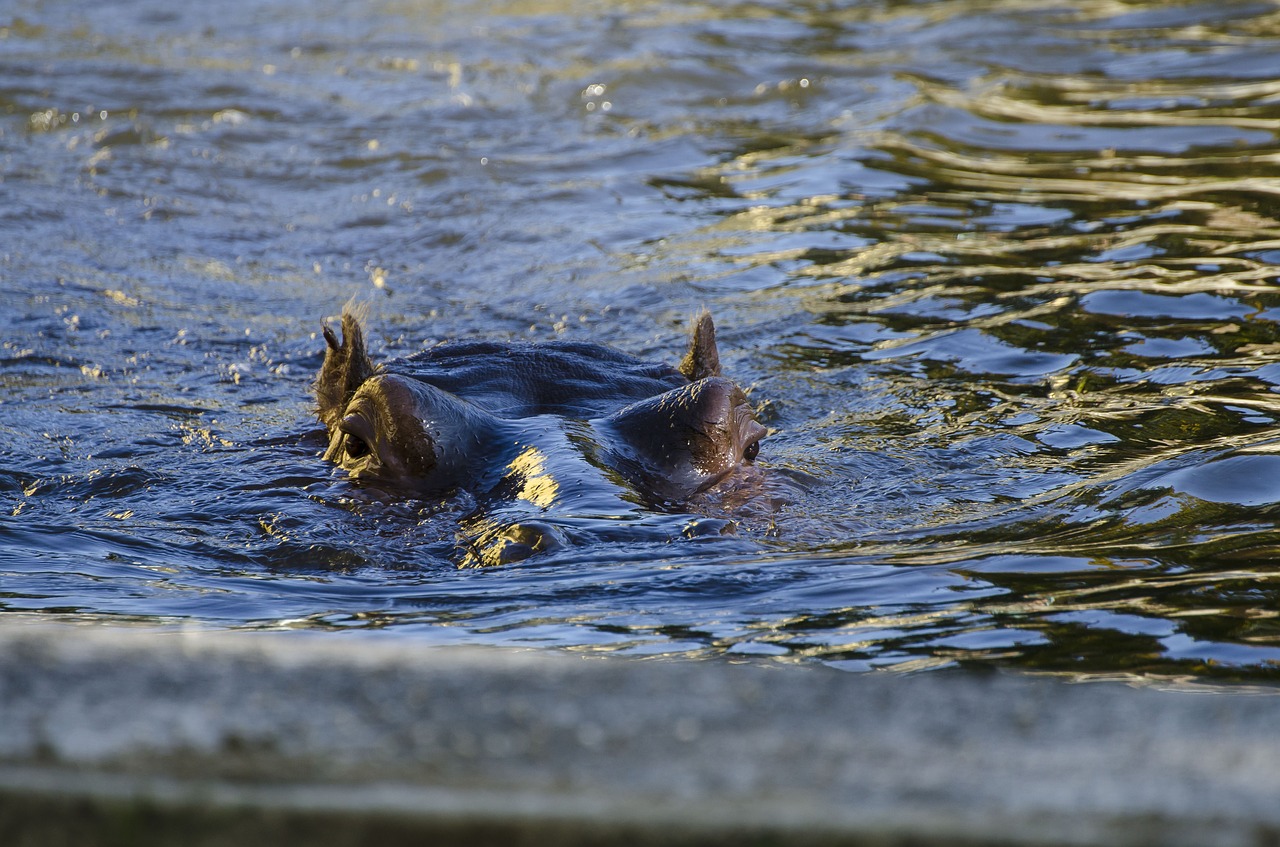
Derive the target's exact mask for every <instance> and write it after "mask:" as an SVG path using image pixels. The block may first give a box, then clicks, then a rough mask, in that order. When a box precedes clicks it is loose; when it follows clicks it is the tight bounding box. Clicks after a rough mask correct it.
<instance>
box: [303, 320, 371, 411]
mask: <svg viewBox="0 0 1280 847" xmlns="http://www.w3.org/2000/svg"><path fill="white" fill-rule="evenodd" d="M323 329H324V340H325V344H326V345H327V347H328V349H326V350H325V351H324V364H323V365H321V366H320V375H319V376H318V377H316V413H317V416H318V417H319V418H320V421H321V423H323V424H324V425H325V427H326V428H328V430H329V432H330V433H331V434H332V433H333V430H334V427H336V426H337V425H338V422H339V421H341V420H342V415H343V413H344V412H346V410H347V403H348V402H350V400H351V396H352V395H353V394H355V393H356V389H357V388H359V387H360V385H361V384H362V383H363V382H364V381H365V380H366V379H368V378H369V377H371V376H373V374H374V372H375V371H376V370H377V369H376V368H375V367H374V365H373V362H372V361H371V360H370V359H369V354H368V353H366V352H365V349H364V331H363V330H362V329H361V328H360V321H359V319H358V318H357V317H356V316H355V314H353V313H352V312H351V310H350V309H343V311H342V340H341V341H339V340H338V337H337V336H336V335H334V334H333V330H331V329H330V328H329V327H327V326H326V327H324V328H323Z"/></svg>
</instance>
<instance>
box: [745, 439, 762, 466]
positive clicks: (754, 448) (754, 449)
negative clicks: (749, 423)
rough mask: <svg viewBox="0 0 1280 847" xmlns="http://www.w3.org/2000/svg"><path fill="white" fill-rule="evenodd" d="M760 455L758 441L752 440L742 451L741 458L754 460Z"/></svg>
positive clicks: (749, 460)
mask: <svg viewBox="0 0 1280 847" xmlns="http://www.w3.org/2000/svg"><path fill="white" fill-rule="evenodd" d="M759 455H760V442H759V441H752V442H751V443H750V444H748V445H747V449H746V450H743V451H742V458H743V460H745V461H748V462H754V461H755V460H756V456H759Z"/></svg>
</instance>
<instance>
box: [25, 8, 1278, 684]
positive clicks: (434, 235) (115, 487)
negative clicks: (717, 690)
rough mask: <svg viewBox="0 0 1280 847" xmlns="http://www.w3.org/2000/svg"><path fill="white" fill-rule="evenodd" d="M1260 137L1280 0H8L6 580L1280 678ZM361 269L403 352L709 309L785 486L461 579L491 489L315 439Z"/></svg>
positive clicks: (208, 601)
mask: <svg viewBox="0 0 1280 847" xmlns="http://www.w3.org/2000/svg"><path fill="white" fill-rule="evenodd" d="M1278 133H1280V12H1277V10H1276V7H1275V6H1274V4H1271V3H1261V2H1258V3H1252V2H1229V3H1221V2H1218V3H1195V2H1180V3H1168V2H1160V3H1155V2H1151V3H1142V2H1130V3H1126V4H1115V3H1110V2H1107V3H1104V2H1100V0H1098V1H1097V2H1083V3H1072V4H1067V5H1061V6H1052V5H1050V6H1046V5H1044V4H1027V3H1022V2H1016V1H1015V0H1007V2H1002V0H997V1H996V2H981V3H979V2H965V0H949V1H948V2H888V0H882V2H846V3H829V2H824V3H817V2H799V3H796V2H789V3H767V2H766V3H688V2H681V3H674V2H669V0H654V2H636V3H628V4H622V5H619V4H606V3H596V2H587V0H583V2H576V0H562V2H550V0H549V1H548V2H545V3H503V2H498V3H469V2H426V1H425V0H423V2H416V1H415V0H399V1H398V2H397V1H396V0H387V2H370V3H362V4H354V5H353V4H350V3H339V2H331V1H330V0H301V2H291V3H287V4H286V3H281V2H274V1H273V0H268V2H265V3H263V2H253V3H248V2H235V1H233V2H226V3H215V4H206V5H204V6H199V5H196V6H191V7H190V8H188V7H185V6H178V7H175V6H173V4H171V3H161V2H158V0H140V2H131V3H127V4H93V3H86V2H78V1H75V0H66V1H65V2H58V1H57V0H51V2H41V0H17V2H16V3H12V4H10V5H9V6H7V7H6V9H5V10H3V11H0V303H3V304H4V308H3V309H2V310H0V391H2V394H0V611H3V612H7V613H9V614H11V615H15V616H19V617H22V618H24V619H25V618H26V617H28V616H30V615H36V616H40V617H44V618H50V619H53V618H56V619H59V620H72V621H81V622H118V623H125V622H130V623H140V624H146V625H161V626H170V625H174V626H189V627H199V628H211V629H282V628H288V629H300V628H305V629H318V630H328V631H333V632H341V633H345V634H346V637H370V636H372V635H374V634H375V633H377V634H380V635H381V636H383V637H399V638H405V639H413V640H415V641H420V642H423V643H482V644H507V645H511V644H517V645H532V646H545V647H548V648H559V649H569V650H577V651H589V652H616V653H621V654H630V655H684V656H699V657H708V658H712V657H722V656H723V657H729V658H731V659H732V658H740V659H743V660H747V659H750V660H752V661H765V662H779V661H790V662H806V663H827V664H831V665H834V666H837V667H841V668H846V669H850V670H870V669H877V668H884V669H896V670H915V669H930V668H940V667H951V666H956V665H1000V666H1008V667H1016V668H1022V669H1034V670H1050V671H1058V672H1066V673H1070V674H1075V675H1080V676H1091V675H1115V674H1137V675H1153V676H1166V677H1168V676H1173V677H1183V676H1198V677H1206V678H1209V677H1212V678H1229V679H1248V680H1255V681H1256V680H1264V679H1270V678H1272V677H1274V676H1275V675H1276V667H1277V662H1280V621H1278V620H1277V614H1278V613H1280V579H1277V576H1276V575H1277V574H1278V573H1280V567H1278V562H1280V531H1278V530H1277V526H1278V524H1277V517H1278V516H1280V428H1277V416H1278V414H1280V398H1278V397H1277V390H1278V386H1280V287H1278V286H1277V284H1276V283H1277V278H1280V268H1278V267H1277V264H1278V263H1280V222H1278V221H1277V215H1278V214H1280V164H1278V163H1280V138H1278ZM352 298H354V299H356V300H357V301H360V302H364V303H366V304H367V305H368V309H369V319H368V329H369V334H370V339H371V348H372V350H373V352H374V353H375V355H377V356H380V357H389V356H396V355H406V354H408V353H411V352H414V351H416V350H418V349H420V348H421V347H422V346H423V345H424V344H429V343H432V342H435V341H439V340H445V339H454V338H489V339H498V340H502V339H525V340H534V341H538V340H550V339H571V340H591V341H600V342H604V343H608V344H613V345H615V346H618V347H620V348H622V349H624V350H626V351H627V352H629V353H633V354H636V355H641V356H645V357H648V358H653V359H659V360H667V361H674V360H675V359H676V358H678V356H679V355H680V353H681V352H682V346H683V344H684V332H685V326H686V324H687V321H688V319H689V317H690V316H691V315H693V314H695V313H696V312H697V310H699V309H700V308H702V307H704V306H705V307H708V308H710V309H711V310H712V311H713V312H714V313H715V315H716V317H717V322H718V324H719V326H720V345H721V353H722V356H723V358H724V364H725V370H726V372H727V373H729V374H731V375H733V376H735V377H736V378H737V379H738V380H739V382H740V383H742V384H743V385H744V386H746V387H749V388H750V391H751V398H752V400H753V402H755V403H756V404H757V405H758V407H759V408H760V410H761V417H762V420H764V422H765V423H766V424H767V425H768V426H769V427H770V428H771V430H772V433H771V436H770V437H769V438H768V439H767V440H766V441H765V443H764V450H763V451H762V454H761V461H762V464H763V465H765V466H767V467H769V468H771V469H772V472H773V473H774V474H776V475H777V478H779V479H785V480H790V481H803V484H802V485H801V484H800V483H796V485H795V487H794V491H793V496H792V497H791V498H790V502H789V503H787V504H786V505H784V506H782V507H780V508H779V509H778V511H777V512H776V513H773V514H771V515H759V514H753V515H751V516H748V517H746V518H744V519H742V520H741V521H740V526H739V528H738V532H737V533H736V535H734V536H731V537H725V538H714V539H709V538H698V539H688V538H685V537H684V536H683V535H681V534H680V532H679V531H678V530H679V523H680V521H682V520H683V519H684V518H682V517H681V516H679V515H659V514H655V515H653V516H651V520H650V523H651V524H652V527H651V528H656V531H654V532H649V533H641V534H636V533H628V532H625V531H622V529H626V528H625V527H624V528H621V529H620V531H619V533H618V534H617V535H618V537H617V538H613V539H610V538H607V537H605V536H607V535H608V533H607V532H604V533H602V534H601V535H600V537H599V538H598V539H597V540H592V541H588V542H585V543H578V544H574V545H571V546H570V547H569V548H567V549H565V550H563V551H560V552H556V553H553V554H550V555H544V556H535V557H534V558H531V559H529V560H527V561H525V562H521V563H518V564H513V565H508V566H503V567H493V568H469V567H461V565H464V564H466V557H465V555H464V551H465V547H466V539H467V537H468V533H469V532H470V523H469V522H470V521H472V519H473V511H474V509H475V506H476V504H475V503H474V502H469V501H468V499H467V498H466V497H465V496H459V497H454V498H445V499H442V500H433V501H426V500H401V501H388V500H386V499H385V498H380V497H377V496H373V495H371V494H370V492H367V491H363V490H361V489H359V488H357V487H354V486H352V485H351V484H349V483H348V482H346V481H345V480H344V479H343V478H342V475H341V474H339V473H335V472H333V470H332V469H331V468H330V467H328V466H326V465H325V464H323V463H322V462H321V461H320V459H319V457H318V454H319V453H320V452H321V451H322V449H323V444H322V439H321V437H320V432H319V431H318V427H317V425H316V423H315V420H314V417H313V415H312V410H311V404H312V399H311V396H310V392H311V381H312V379H313V378H314V374H315V372H316V370H317V369H318V367H319V364H320V361H321V358H322V351H323V349H324V343H323V340H322V339H321V338H320V336H319V328H320V325H321V321H322V320H323V319H325V318H332V316H334V315H336V314H337V313H338V312H339V311H340V309H341V308H342V304H344V303H345V302H347V301H348V300H351V299H352ZM606 529H607V528H606ZM668 529H669V530H670V531H666V530H668Z"/></svg>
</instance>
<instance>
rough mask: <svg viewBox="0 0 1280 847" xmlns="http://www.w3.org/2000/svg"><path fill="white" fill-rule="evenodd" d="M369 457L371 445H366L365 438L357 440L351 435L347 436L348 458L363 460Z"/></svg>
mask: <svg viewBox="0 0 1280 847" xmlns="http://www.w3.org/2000/svg"><path fill="white" fill-rule="evenodd" d="M368 455H369V445H368V444H366V443H365V441H364V439H363V438H357V437H356V436H354V435H351V434H350V433H348V434H347V458H348V459H363V458H364V457H365V456H368Z"/></svg>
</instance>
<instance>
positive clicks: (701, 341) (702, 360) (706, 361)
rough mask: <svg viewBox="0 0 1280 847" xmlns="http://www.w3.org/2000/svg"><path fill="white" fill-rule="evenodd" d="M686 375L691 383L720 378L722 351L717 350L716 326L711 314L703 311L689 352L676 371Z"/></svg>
mask: <svg viewBox="0 0 1280 847" xmlns="http://www.w3.org/2000/svg"><path fill="white" fill-rule="evenodd" d="M676 370H678V371H680V373H682V374H684V375H685V377H687V378H688V380H689V381H690V382H697V381H698V380H700V379H706V378H707V377H709V376H720V351H719V350H718V349H717V348H716V325H715V323H714V322H713V321H712V320H711V313H710V312H708V311H707V310H705V309H703V310H702V314H700V315H698V317H697V318H696V319H695V320H694V323H693V333H692V337H691V338H690V339H689V352H688V353H685V355H684V359H682V360H681V361H680V366H679V367H678V368H677V369H676Z"/></svg>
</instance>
